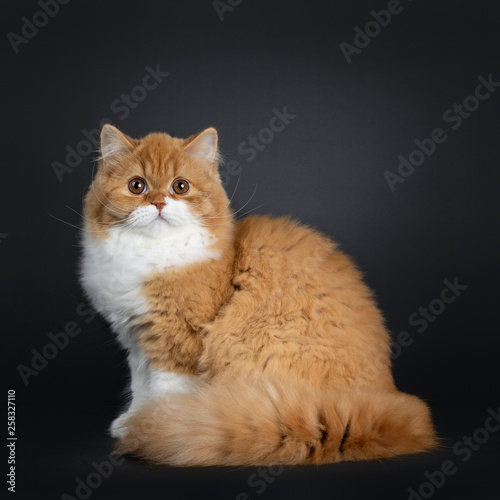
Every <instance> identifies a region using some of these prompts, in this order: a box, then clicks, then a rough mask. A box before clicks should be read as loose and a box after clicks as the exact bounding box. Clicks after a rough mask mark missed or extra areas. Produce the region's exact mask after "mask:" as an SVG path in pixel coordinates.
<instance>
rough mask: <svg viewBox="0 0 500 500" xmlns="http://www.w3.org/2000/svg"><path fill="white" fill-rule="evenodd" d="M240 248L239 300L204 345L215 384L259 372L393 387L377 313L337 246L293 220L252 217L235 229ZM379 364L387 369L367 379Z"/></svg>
mask: <svg viewBox="0 0 500 500" xmlns="http://www.w3.org/2000/svg"><path fill="white" fill-rule="evenodd" d="M235 243H236V245H235V250H236V254H235V261H234V269H233V278H232V284H233V287H234V293H233V295H232V297H231V300H230V301H229V303H228V304H227V305H226V307H224V308H223V309H222V310H221V312H220V314H219V316H218V317H217V318H216V320H215V321H214V323H213V324H212V325H210V326H209V327H208V328H207V332H208V335H207V336H206V337H205V340H204V342H205V351H204V354H203V356H202V360H201V364H202V365H203V366H204V367H210V374H209V376H215V375H217V376H220V377H222V376H226V375H227V376H228V377H229V378H231V377H233V376H235V373H237V374H238V375H239V376H241V375H242V374H245V373H252V372H254V371H255V370H257V371H259V372H264V371H265V372H266V373H271V372H272V373H278V374H281V375H282V376H286V377H291V376H294V375H295V376H297V377H299V378H301V379H307V380H309V381H310V382H312V383H314V384H315V385H322V384H324V383H326V384H328V385H332V384H351V383H353V382H354V381H355V380H356V381H358V383H359V384H360V385H368V386H376V387H381V386H383V387H392V379H391V377H390V373H389V372H388V371H387V366H388V363H389V359H388V354H387V353H388V349H387V345H388V336H387V332H386V330H385V328H384V325H383V320H382V317H381V315H380V312H379V310H378V308H377V307H376V305H375V303H374V301H373V297H372V293H371V291H370V289H369V288H368V287H367V286H366V285H365V284H364V282H363V280H362V276H361V273H360V272H359V271H358V269H357V267H356V266H355V265H354V263H353V262H352V261H351V259H350V258H349V257H347V256H346V255H345V254H344V253H342V252H341V251H339V250H338V249H337V248H336V244H335V243H334V242H333V241H332V240H330V239H329V238H327V237H326V236H323V235H322V234H321V233H319V232H317V231H315V230H314V229H311V228H309V227H307V226H304V225H301V224H299V223H297V222H295V221H293V220H290V219H288V218H270V217H267V216H252V217H248V218H247V219H245V220H243V221H241V222H239V223H238V225H237V228H236V242H235ZM375 358H377V359H381V363H380V364H381V367H382V369H381V370H377V374H376V375H374V376H370V377H368V378H366V377H365V375H366V374H365V375H363V373H364V372H367V367H366V360H372V359H375ZM370 362H371V361H370ZM228 366H229V367H230V369H229V368H227V367H228ZM223 374H226V375H223ZM364 379H366V380H364Z"/></svg>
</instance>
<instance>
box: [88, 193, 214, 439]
mask: <svg viewBox="0 0 500 500" xmlns="http://www.w3.org/2000/svg"><path fill="white" fill-rule="evenodd" d="M166 203H167V205H166V206H165V208H164V209H163V210H162V212H161V214H159V212H158V210H157V208H156V207H155V206H153V205H151V206H148V207H140V208H138V209H136V210H135V211H134V212H133V213H132V214H131V216H130V217H129V219H128V221H127V225H124V226H114V227H112V228H111V229H110V230H109V236H108V237H107V238H106V239H105V240H97V239H95V238H93V237H92V235H91V233H86V232H84V234H83V242H82V243H83V259H82V266H81V283H82V285H83V287H84V289H85V291H86V292H87V295H88V296H89V298H90V299H91V301H92V304H93V305H94V307H95V308H96V309H97V310H98V311H99V312H100V313H101V314H102V315H103V316H104V317H105V318H106V319H107V320H108V321H109V322H110V324H111V328H112V329H113V331H114V332H115V333H117V335H118V340H119V342H120V343H121V345H122V346H123V347H124V348H126V349H127V350H128V353H129V365H130V370H131V395H132V401H131V404H130V408H129V410H128V411H127V412H126V413H125V414H123V415H121V416H120V417H118V419H116V420H115V422H114V423H113V425H112V428H111V432H112V434H113V435H114V436H119V435H120V433H121V432H123V426H124V422H125V421H126V419H127V418H128V416H129V415H130V413H131V412H133V411H135V409H136V408H137V407H138V406H140V405H141V404H142V403H144V401H145V400H147V399H148V398H150V397H154V396H159V395H165V394H167V393H172V392H174V393H179V392H187V391H189V390H190V389H191V388H192V387H193V384H194V377H188V376H185V375H179V374H175V373H168V372H161V371H157V370H155V371H151V370H150V369H149V367H148V360H147V359H146V357H145V356H144V354H143V353H142V351H141V349H140V348H139V346H138V344H137V341H136V334H137V331H136V329H135V327H134V319H136V318H137V317H140V316H142V315H144V314H146V313H147V312H148V304H147V299H146V297H145V296H144V295H142V293H141V291H142V287H143V284H144V282H145V280H146V279H147V278H148V276H149V275H150V274H151V273H153V272H157V271H168V269H169V268H182V267H184V266H187V265H189V264H193V263H196V262H202V261H205V260H208V259H216V258H218V256H219V254H218V252H217V251H215V250H214V249H213V248H211V247H212V245H213V243H214V242H215V240H214V236H213V235H212V234H211V233H210V232H209V231H208V230H207V229H206V228H204V227H203V226H202V225H201V224H200V223H199V222H198V221H197V219H196V218H195V217H194V216H193V215H191V213H190V212H189V208H188V206H187V203H186V202H184V201H183V200H172V199H171V198H166ZM120 429H122V430H120Z"/></svg>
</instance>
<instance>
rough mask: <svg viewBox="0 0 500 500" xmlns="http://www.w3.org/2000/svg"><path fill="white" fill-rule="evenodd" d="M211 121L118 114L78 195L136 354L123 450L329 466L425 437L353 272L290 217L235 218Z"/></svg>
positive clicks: (422, 407) (88, 265)
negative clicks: (137, 121)
mask: <svg viewBox="0 0 500 500" xmlns="http://www.w3.org/2000/svg"><path fill="white" fill-rule="evenodd" d="M217 164H218V152H217V132H216V131H215V129H213V128H208V129H206V130H205V131H203V132H201V133H199V134H197V135H194V136H192V137H190V138H188V139H178V138H174V137H171V136H169V135H167V134H163V133H154V134H150V135H148V136H146V137H144V138H143V139H140V140H136V139H132V138H130V137H128V136H126V135H124V134H123V133H121V132H120V131H119V130H117V129H116V128H114V127H113V126H111V125H105V126H104V127H103V129H102V134H101V158H100V161H99V169H98V172H97V174H96V176H95V179H94V181H93V183H92V185H91V187H90V189H89V191H88V193H87V195H86V198H85V207H84V211H85V225H84V231H83V237H82V243H83V258H82V265H81V283H82V285H83V287H84V289H85V291H86V293H87V295H88V297H89V298H90V300H91V301H92V303H93V305H94V307H95V308H96V309H97V310H98V311H99V312H100V313H101V314H102V315H103V316H104V317H105V318H106V319H107V320H108V321H109V323H110V324H111V328H112V330H113V331H114V332H115V333H116V334H117V337H118V341H119V342H120V344H121V345H122V346H123V347H124V348H125V349H126V350H127V352H128V361H129V365H130V372H131V384H130V385H131V401H130V405H129V407H128V409H127V410H126V411H125V412H124V413H123V414H122V415H120V416H119V417H118V418H117V419H116V420H115V421H114V422H113V423H112V425H111V434H112V436H114V437H116V438H118V444H117V446H118V450H119V451H121V452H123V453H129V454H133V455H135V456H138V457H142V458H144V459H147V460H149V461H152V462H155V463H161V464H171V465H177V466H180V465H184V466H186V465H197V466H199V465H203V466H207V465H257V464H259V465H263V464H265V465H271V464H308V463H315V464H319V463H327V462H337V461H341V460H358V459H371V458H381V457H390V456H393V455H397V454H405V453H415V452H421V451H425V450H429V449H432V448H433V447H434V446H435V445H436V437H435V433H434V429H433V425H432V422H431V418H430V413H429V409H428V407H427V406H426V404H425V403H423V402H422V401H421V400H420V399H418V398H416V397H415V396H411V395H407V394H404V393H401V392H398V391H397V389H396V387H395V385H394V381H393V378H392V375H391V367H390V356H389V354H390V352H389V335H388V333H387V331H386V329H385V327H384V321H383V318H382V316H381V313H380V311H379V310H378V308H377V306H376V305H375V302H374V299H373V297H372V293H371V292H370V290H369V289H368V288H367V286H366V285H365V284H364V283H363V281H362V277H361V274H360V272H359V271H358V270H357V268H356V267H355V265H354V264H353V263H352V262H351V260H350V259H349V258H348V257H347V256H345V255H344V254H343V253H341V252H340V251H339V250H337V248H336V245H335V243H334V242H332V241H331V240H330V239H328V238H327V237H325V236H323V235H321V234H319V233H318V232H316V231H314V230H312V229H310V228H307V227H305V226H303V225H299V224H297V223H296V222H293V221H291V220H289V219H287V218H270V217H265V216H258V217H257V216H255V217H247V218H246V219H244V220H241V221H235V219H234V217H233V214H232V212H231V209H230V206H229V205H230V203H229V200H228V198H227V195H226V193H225V191H224V189H223V187H222V184H221V181H220V178H219V175H218V170H217Z"/></svg>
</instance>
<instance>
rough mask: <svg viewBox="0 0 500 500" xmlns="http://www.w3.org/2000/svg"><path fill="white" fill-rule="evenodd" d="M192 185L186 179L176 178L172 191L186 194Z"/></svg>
mask: <svg viewBox="0 0 500 500" xmlns="http://www.w3.org/2000/svg"><path fill="white" fill-rule="evenodd" d="M190 187H191V186H190V184H189V182H188V181H187V180H186V179H175V181H174V182H173V183H172V191H173V192H174V193H175V194H186V193H187V192H188V191H189V188H190Z"/></svg>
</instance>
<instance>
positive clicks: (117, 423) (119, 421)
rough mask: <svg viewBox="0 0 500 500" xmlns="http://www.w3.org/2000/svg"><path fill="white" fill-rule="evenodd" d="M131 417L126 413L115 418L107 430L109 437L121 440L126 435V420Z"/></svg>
mask: <svg viewBox="0 0 500 500" xmlns="http://www.w3.org/2000/svg"><path fill="white" fill-rule="evenodd" d="M130 416H131V413H130V412H129V411H126V412H125V413H122V414H121V415H120V416H119V417H117V418H115V419H114V420H113V422H112V423H111V426H110V428H109V433H110V434H111V437H114V438H122V437H123V436H125V434H127V430H128V427H127V420H128V419H129V417H130Z"/></svg>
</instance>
